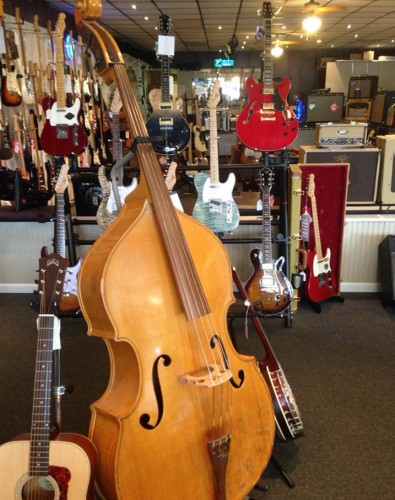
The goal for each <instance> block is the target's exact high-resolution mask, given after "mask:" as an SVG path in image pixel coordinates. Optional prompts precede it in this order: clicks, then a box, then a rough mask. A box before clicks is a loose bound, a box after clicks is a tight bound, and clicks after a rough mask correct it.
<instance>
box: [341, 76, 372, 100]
mask: <svg viewBox="0 0 395 500" xmlns="http://www.w3.org/2000/svg"><path fill="white" fill-rule="evenodd" d="M378 84H379V77H378V76H375V75H371V76H369V75H364V76H352V77H351V78H350V80H349V82H348V96H347V97H348V99H372V98H373V97H374V96H375V95H376V92H377V87H378Z"/></svg>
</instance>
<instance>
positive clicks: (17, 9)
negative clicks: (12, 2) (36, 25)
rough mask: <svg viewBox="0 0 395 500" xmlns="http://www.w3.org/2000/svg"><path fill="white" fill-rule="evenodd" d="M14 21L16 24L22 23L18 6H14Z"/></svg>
mask: <svg viewBox="0 0 395 500" xmlns="http://www.w3.org/2000/svg"><path fill="white" fill-rule="evenodd" d="M15 22H16V24H20V25H22V24H23V19H22V18H21V9H20V8H19V7H15Z"/></svg>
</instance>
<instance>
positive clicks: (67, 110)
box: [41, 12, 87, 156]
mask: <svg viewBox="0 0 395 500" xmlns="http://www.w3.org/2000/svg"><path fill="white" fill-rule="evenodd" d="M65 18H66V15H65V14H64V13H63V12H61V13H60V14H59V17H58V22H57V25H56V30H55V33H56V95H57V100H56V101H54V100H53V98H51V97H47V98H45V99H44V100H43V103H42V106H43V110H44V112H45V114H46V121H45V124H44V128H43V131H42V134H41V145H42V148H43V150H44V151H45V152H46V153H48V154H50V155H55V156H61V155H66V156H68V155H71V154H80V153H82V152H83V151H84V150H85V148H86V143H87V138H86V134H85V131H84V129H83V127H82V126H81V124H80V122H79V114H80V111H81V101H80V99H79V97H77V98H76V99H75V101H74V104H73V105H72V106H71V107H66V89H65V80H66V78H65V71H64V54H63V34H64V30H65V28H66V25H65Z"/></svg>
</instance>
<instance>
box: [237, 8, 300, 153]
mask: <svg viewBox="0 0 395 500" xmlns="http://www.w3.org/2000/svg"><path fill="white" fill-rule="evenodd" d="M272 15H273V14H272V7H271V3H270V2H264V3H263V16H264V18H265V24H264V26H265V39H264V52H263V53H264V57H263V59H264V72H263V83H257V82H256V81H255V80H254V79H253V78H252V77H249V78H247V81H246V90H247V92H248V95H249V102H248V105H247V106H246V107H245V108H244V109H243V111H242V112H241V113H240V115H239V117H238V119H237V124H236V128H237V134H238V136H239V138H240V140H241V142H242V143H243V144H245V145H246V146H247V147H248V148H251V149H255V150H258V151H278V150H281V149H284V148H286V147H288V146H289V145H290V144H292V143H293V142H294V140H295V139H296V137H297V135H298V133H299V124H298V120H297V119H296V116H295V113H294V112H293V111H292V109H291V108H290V107H289V105H288V103H287V96H288V94H289V91H290V88H291V82H290V80H289V78H284V79H283V80H282V81H281V82H280V83H273V63H272V53H271V49H272Z"/></svg>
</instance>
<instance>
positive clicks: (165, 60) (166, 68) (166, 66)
mask: <svg viewBox="0 0 395 500" xmlns="http://www.w3.org/2000/svg"><path fill="white" fill-rule="evenodd" d="M161 68H162V72H161V91H162V102H170V58H169V57H162V59H161Z"/></svg>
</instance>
